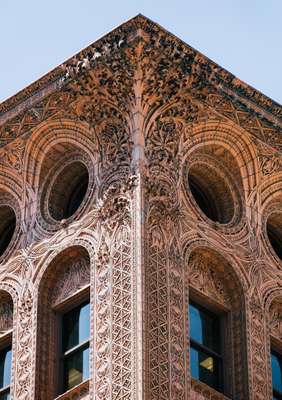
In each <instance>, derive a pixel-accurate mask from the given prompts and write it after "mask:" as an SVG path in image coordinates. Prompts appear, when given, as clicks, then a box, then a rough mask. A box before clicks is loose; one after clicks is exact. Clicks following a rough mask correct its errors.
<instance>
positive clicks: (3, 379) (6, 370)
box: [0, 346, 12, 389]
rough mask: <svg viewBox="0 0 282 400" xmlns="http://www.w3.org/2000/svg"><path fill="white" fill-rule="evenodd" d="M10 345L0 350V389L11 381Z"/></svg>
mask: <svg viewBox="0 0 282 400" xmlns="http://www.w3.org/2000/svg"><path fill="white" fill-rule="evenodd" d="M11 361H12V350H11V347H10V346H9V347H6V348H5V349H4V350H2V351H1V352H0V389H2V388H3V387H5V386H8V385H10V381H11Z"/></svg>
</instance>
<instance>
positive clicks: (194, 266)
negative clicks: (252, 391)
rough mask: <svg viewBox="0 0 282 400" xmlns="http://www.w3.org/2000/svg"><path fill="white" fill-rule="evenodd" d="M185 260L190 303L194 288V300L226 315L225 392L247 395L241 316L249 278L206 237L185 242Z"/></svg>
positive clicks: (243, 327)
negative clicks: (243, 367)
mask: <svg viewBox="0 0 282 400" xmlns="http://www.w3.org/2000/svg"><path fill="white" fill-rule="evenodd" d="M184 260H185V262H184V265H185V275H186V279H185V281H186V296H187V304H188V302H189V297H190V293H189V292H191V294H192V300H194V301H195V299H196V301H199V302H200V304H202V305H205V306H206V307H207V308H212V310H216V312H218V313H219V315H224V320H225V329H224V334H223V337H224V339H223V341H224V344H225V345H224V347H225V349H228V352H229V353H230V356H228V357H226V356H225V357H224V364H225V368H224V370H225V371H226V373H224V379H225V381H227V382H228V384H227V386H226V387H225V390H226V391H227V392H226V394H227V395H229V396H231V397H236V399H237V398H238V399H245V398H246V396H247V393H248V389H247V382H246V379H245V377H244V376H242V374H241V370H242V369H241V368H242V365H244V366H245V367H246V368H247V365H246V360H245V357H244V355H243V353H244V351H242V349H246V347H247V337H246V326H245V318H244V317H242V313H243V310H245V301H246V298H245V293H246V288H247V282H246V280H245V278H244V276H243V275H242V273H241V272H240V268H238V266H236V267H235V262H234V260H232V259H231V257H226V256H225V255H222V254H220V253H219V252H218V251H216V250H214V249H213V248H211V246H209V245H207V243H205V241H202V240H197V239H196V240H193V242H192V243H190V244H188V245H186V248H185V250H184ZM222 318H223V317H222ZM185 325H186V326H187V325H188V323H186V324H185ZM187 337H189V335H188V328H187ZM223 355H224V352H223ZM246 370H247V369H246ZM227 371H228V372H227ZM192 383H193V381H192Z"/></svg>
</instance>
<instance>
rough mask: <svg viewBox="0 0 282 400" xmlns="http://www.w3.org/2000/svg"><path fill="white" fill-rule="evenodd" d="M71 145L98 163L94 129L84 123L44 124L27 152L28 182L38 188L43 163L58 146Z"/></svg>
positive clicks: (25, 163) (28, 144)
mask: <svg viewBox="0 0 282 400" xmlns="http://www.w3.org/2000/svg"><path fill="white" fill-rule="evenodd" d="M64 143H66V144H69V145H72V146H73V147H75V148H78V149H80V150H82V151H83V152H85V153H86V154H87V155H88V157H89V158H90V159H91V160H92V161H93V164H96V163H97V157H98V142H97V138H96V135H95V133H94V131H93V129H92V130H91V131H90V128H89V127H88V126H87V125H86V124H85V123H82V122H77V121H76V122H74V121H71V120H67V119H65V120H55V121H50V122H46V123H44V124H42V125H41V126H40V127H39V128H38V129H37V130H36V131H35V132H34V133H33V135H32V136H31V137H30V139H29V141H28V143H27V148H26V152H25V161H24V165H25V172H26V180H27V181H28V182H29V183H30V184H31V186H32V187H34V188H36V187H37V186H38V183H39V176H40V169H41V165H42V162H43V160H44V158H45V156H46V154H48V152H49V150H50V149H51V148H52V147H53V146H55V145H56V144H64Z"/></svg>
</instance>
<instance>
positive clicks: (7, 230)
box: [0, 206, 16, 256]
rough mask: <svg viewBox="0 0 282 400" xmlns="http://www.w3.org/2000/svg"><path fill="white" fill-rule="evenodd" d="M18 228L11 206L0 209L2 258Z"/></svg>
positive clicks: (0, 253) (0, 250) (0, 252)
mask: <svg viewBox="0 0 282 400" xmlns="http://www.w3.org/2000/svg"><path fill="white" fill-rule="evenodd" d="M15 228H16V215H15V212H14V210H13V209H12V208H11V207H9V206H2V207H0V256H2V255H3V254H4V253H5V251H6V249H7V248H8V246H9V244H10V242H11V240H12V237H13V235H14V232H15Z"/></svg>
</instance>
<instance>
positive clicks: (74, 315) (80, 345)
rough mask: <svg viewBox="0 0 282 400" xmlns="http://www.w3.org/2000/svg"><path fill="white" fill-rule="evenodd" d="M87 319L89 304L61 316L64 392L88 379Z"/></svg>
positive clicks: (88, 327) (88, 330)
mask: <svg viewBox="0 0 282 400" xmlns="http://www.w3.org/2000/svg"><path fill="white" fill-rule="evenodd" d="M89 317H90V304H89V302H87V303H83V304H82V305H80V306H79V307H76V308H74V309H73V310H71V311H69V312H67V313H66V314H64V315H63V319H62V330H63V331H62V349H63V368H64V384H63V388H64V391H67V390H69V389H71V388H73V387H74V386H76V385H78V384H80V383H81V382H83V381H84V380H86V379H88V378H89V335H90V321H89ZM0 400H1V399H0Z"/></svg>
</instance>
